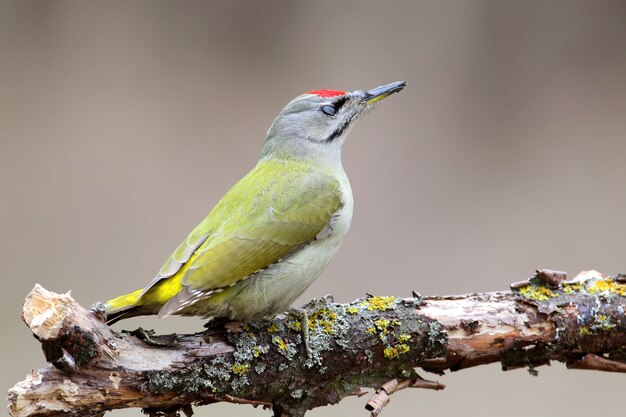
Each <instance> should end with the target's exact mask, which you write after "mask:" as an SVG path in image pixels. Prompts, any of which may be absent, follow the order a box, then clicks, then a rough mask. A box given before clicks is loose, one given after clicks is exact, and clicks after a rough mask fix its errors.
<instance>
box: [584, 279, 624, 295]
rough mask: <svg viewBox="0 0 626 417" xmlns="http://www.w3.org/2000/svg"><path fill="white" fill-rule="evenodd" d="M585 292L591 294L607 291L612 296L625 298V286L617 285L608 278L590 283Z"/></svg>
mask: <svg viewBox="0 0 626 417" xmlns="http://www.w3.org/2000/svg"><path fill="white" fill-rule="evenodd" d="M587 291H589V292H590V293H591V294H596V293H599V292H605V291H607V292H611V293H613V294H619V295H621V296H622V297H626V284H620V283H617V282H615V281H613V280H612V279H610V278H607V279H601V280H599V281H595V282H594V283H592V284H591V285H590V286H589V287H588V288H587Z"/></svg>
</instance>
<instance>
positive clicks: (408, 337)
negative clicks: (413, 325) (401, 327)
mask: <svg viewBox="0 0 626 417" xmlns="http://www.w3.org/2000/svg"><path fill="white" fill-rule="evenodd" d="M409 340H411V335H409V334H406V333H402V334H401V335H400V337H398V342H401V343H404V342H408V341H409Z"/></svg>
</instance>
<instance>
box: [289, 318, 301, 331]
mask: <svg viewBox="0 0 626 417" xmlns="http://www.w3.org/2000/svg"><path fill="white" fill-rule="evenodd" d="M287 326H289V328H290V329H291V330H295V331H296V332H301V331H302V323H301V322H300V321H298V320H294V321H290V322H289V323H288V324H287Z"/></svg>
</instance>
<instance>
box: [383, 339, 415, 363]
mask: <svg viewBox="0 0 626 417" xmlns="http://www.w3.org/2000/svg"><path fill="white" fill-rule="evenodd" d="M409 350H411V348H410V347H409V345H407V344H406V343H400V344H399V345H397V346H388V347H386V348H385V350H384V351H383V355H385V358H387V359H394V358H397V357H398V356H400V355H403V354H405V353H407V352H408V351H409Z"/></svg>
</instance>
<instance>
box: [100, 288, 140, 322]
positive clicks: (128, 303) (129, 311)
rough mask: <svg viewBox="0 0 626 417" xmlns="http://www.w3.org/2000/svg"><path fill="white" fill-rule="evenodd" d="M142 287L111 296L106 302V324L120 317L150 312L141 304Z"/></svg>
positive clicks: (116, 320) (120, 318)
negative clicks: (117, 295)
mask: <svg viewBox="0 0 626 417" xmlns="http://www.w3.org/2000/svg"><path fill="white" fill-rule="evenodd" d="M142 291H143V289H141V290H137V291H135V292H132V293H130V294H125V295H122V296H119V297H117V298H113V299H112V300H109V301H107V302H106V304H105V307H106V312H107V324H109V325H111V324H113V323H116V322H118V321H119V320H122V319H127V318H130V317H135V316H143V315H146V314H151V311H150V310H149V309H147V308H146V307H145V306H143V305H141V303H140V299H141V293H142Z"/></svg>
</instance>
